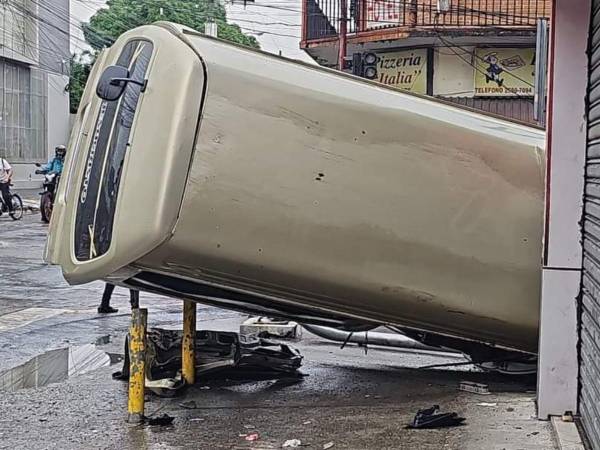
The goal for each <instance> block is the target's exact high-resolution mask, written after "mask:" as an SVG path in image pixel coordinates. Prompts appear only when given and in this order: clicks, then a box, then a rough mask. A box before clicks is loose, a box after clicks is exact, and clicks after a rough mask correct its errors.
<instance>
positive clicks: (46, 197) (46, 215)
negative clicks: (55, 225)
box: [40, 192, 52, 223]
mask: <svg viewBox="0 0 600 450" xmlns="http://www.w3.org/2000/svg"><path fill="white" fill-rule="evenodd" d="M40 214H41V215H42V222H45V223H50V218H51V217H52V194H50V192H44V193H43V194H42V197H41V198H40Z"/></svg>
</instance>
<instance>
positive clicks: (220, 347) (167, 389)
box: [113, 328, 303, 397]
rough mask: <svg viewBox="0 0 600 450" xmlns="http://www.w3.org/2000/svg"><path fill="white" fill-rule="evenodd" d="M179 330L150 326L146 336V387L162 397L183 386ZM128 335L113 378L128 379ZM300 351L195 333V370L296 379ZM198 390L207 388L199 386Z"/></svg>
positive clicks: (261, 341)
mask: <svg viewBox="0 0 600 450" xmlns="http://www.w3.org/2000/svg"><path fill="white" fill-rule="evenodd" d="M182 336H183V333H182V332H181V331H180V330H164V329H161V328H152V329H150V330H148V332H147V336H146V383H145V386H146V388H148V389H150V390H151V391H152V392H154V393H155V394H156V395H159V396H161V397H171V396H173V395H174V394H175V393H176V392H177V391H178V390H179V389H181V388H182V387H183V386H185V382H184V380H183V379H182V377H181V372H180V370H181V342H182ZM128 346H129V335H128V336H127V337H126V339H125V358H124V360H123V369H122V370H121V371H120V372H115V373H114V374H113V378H115V379H120V380H127V379H129V352H128V351H127V349H128ZM302 359H303V357H302V355H301V354H300V352H299V351H298V350H297V349H295V348H293V347H291V346H289V345H285V344H277V343H274V342H270V341H267V340H265V339H257V338H250V337H247V336H240V335H239V334H238V333H233V332H226V331H209V330H199V331H197V332H196V373H197V374H201V375H202V379H203V380H206V379H207V377H210V376H213V375H215V376H220V377H227V378H244V379H247V378H259V379H273V378H277V379H279V378H282V377H288V378H289V377H295V378H299V377H301V376H302V375H301V374H300V373H299V372H298V369H299V368H300V366H301V365H302ZM200 389H210V387H208V386H202V387H200Z"/></svg>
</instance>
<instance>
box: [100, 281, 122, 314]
mask: <svg viewBox="0 0 600 450" xmlns="http://www.w3.org/2000/svg"><path fill="white" fill-rule="evenodd" d="M114 290H115V285H114V284H110V283H106V286H104V292H103V293H102V301H101V302H100V306H98V313H99V314H112V313H116V312H119V310H118V309H117V308H113V307H112V306H110V298H111V297H112V294H113V292H114Z"/></svg>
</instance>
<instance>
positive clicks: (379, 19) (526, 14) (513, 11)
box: [303, 0, 552, 41]
mask: <svg viewBox="0 0 600 450" xmlns="http://www.w3.org/2000/svg"><path fill="white" fill-rule="evenodd" d="M303 1H304V2H305V3H304V17H303V40H304V41H310V40H318V39H325V38H333V37H336V36H337V35H338V32H339V29H340V22H341V21H342V20H344V19H345V20H346V23H347V33H348V34H356V33H362V32H373V31H374V32H375V33H376V32H377V31H376V30H382V29H383V31H384V32H385V31H387V29H390V28H399V29H403V30H405V31H410V30H414V29H418V28H429V29H432V30H434V31H435V30H436V29H441V30H443V29H456V28H478V27H490V26H493V27H503V28H523V27H535V24H536V19H537V18H539V17H549V16H550V12H551V5H552V0H446V1H443V0H440V1H438V0H303ZM344 3H345V4H346V13H345V14H342V13H341V5H343V4H344ZM444 3H446V4H447V8H446V10H444V7H443V4H444Z"/></svg>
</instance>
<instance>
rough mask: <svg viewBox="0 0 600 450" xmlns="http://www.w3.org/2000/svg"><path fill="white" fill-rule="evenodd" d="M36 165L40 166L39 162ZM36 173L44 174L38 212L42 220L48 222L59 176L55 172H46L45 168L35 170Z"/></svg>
mask: <svg viewBox="0 0 600 450" xmlns="http://www.w3.org/2000/svg"><path fill="white" fill-rule="evenodd" d="M36 166H37V167H41V164H37V163H36ZM35 173H36V174H37V175H44V185H43V187H44V191H43V192H40V195H41V197H40V213H41V215H42V221H43V222H46V223H49V222H50V218H51V217H52V208H53V207H54V196H55V195H56V188H57V187H58V182H59V180H60V176H59V175H58V174H56V173H48V172H47V171H46V170H36V171H35Z"/></svg>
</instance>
